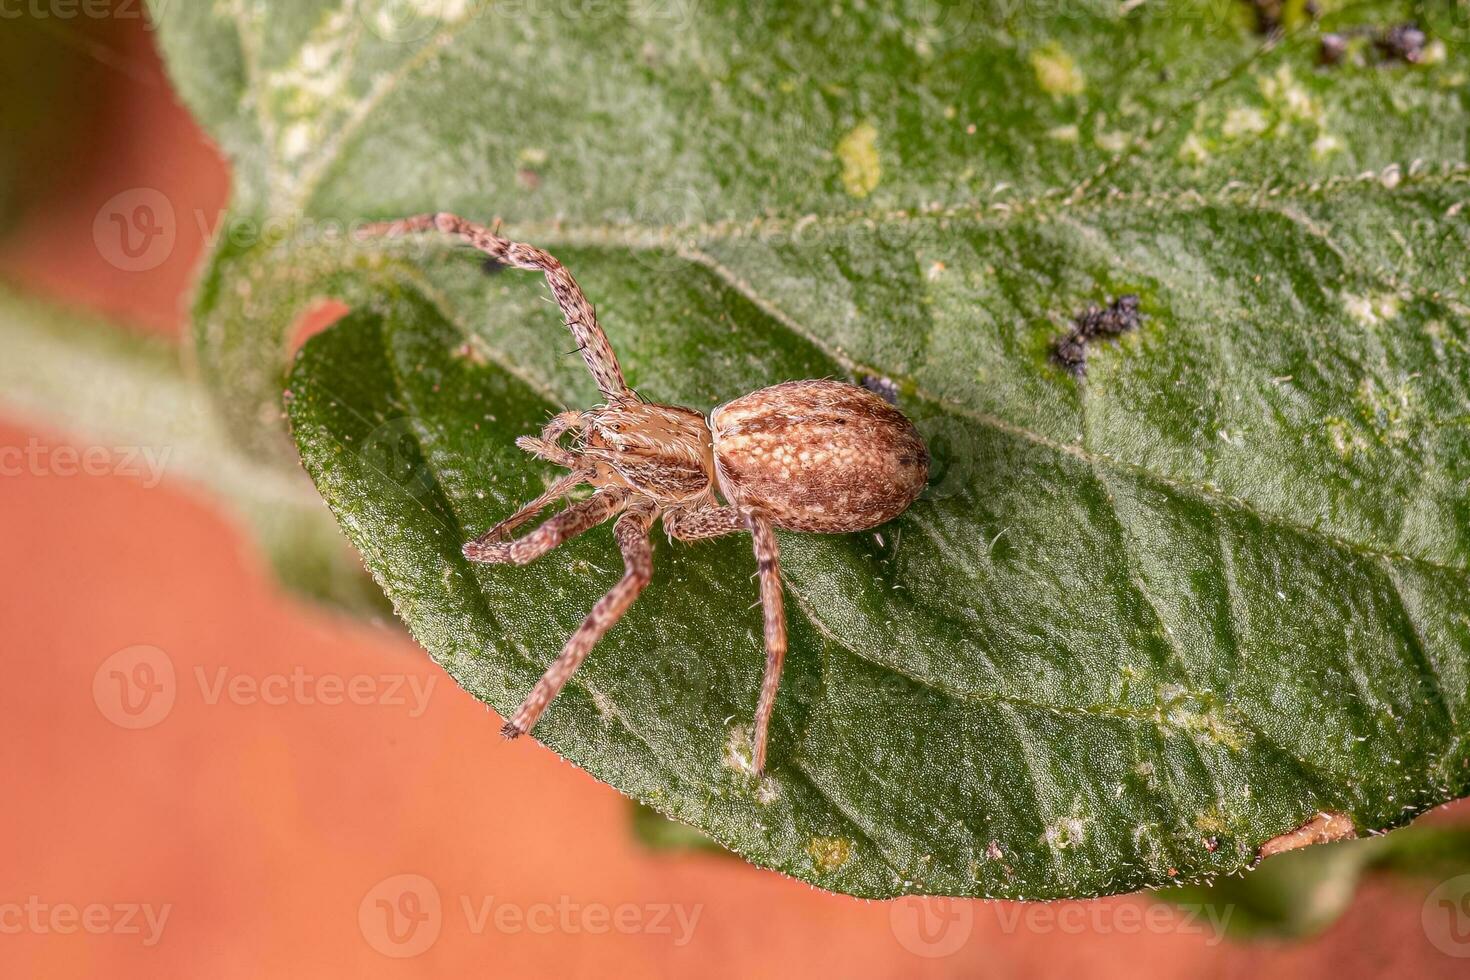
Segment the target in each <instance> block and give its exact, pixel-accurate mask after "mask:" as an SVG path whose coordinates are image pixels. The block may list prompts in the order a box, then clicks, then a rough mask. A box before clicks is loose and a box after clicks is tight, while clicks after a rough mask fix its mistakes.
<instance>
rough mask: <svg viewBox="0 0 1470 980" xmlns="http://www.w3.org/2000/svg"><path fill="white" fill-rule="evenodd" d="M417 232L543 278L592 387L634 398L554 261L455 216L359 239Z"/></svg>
mask: <svg viewBox="0 0 1470 980" xmlns="http://www.w3.org/2000/svg"><path fill="white" fill-rule="evenodd" d="M422 231H439V232H442V233H443V234H446V235H457V236H459V237H460V238H463V239H464V240H465V241H467V242H469V243H470V244H471V245H473V246H474V247H475V248H477V249H479V250H480V251H481V252H484V253H485V254H486V255H488V256H490V257H491V258H493V259H495V260H496V261H497V262H500V263H502V264H504V265H509V266H514V267H515V268H517V269H532V270H537V271H540V272H542V273H544V274H545V276H546V282H547V285H549V286H550V287H551V294H552V295H553V296H554V297H556V304H557V306H559V307H561V312H562V316H563V317H565V318H566V324H567V326H568V327H569V328H571V331H572V337H573V338H574V339H575V340H576V341H577V347H578V349H579V350H580V351H581V353H582V360H584V361H586V362H587V369H588V370H589V371H591V372H592V377H593V379H594V380H596V382H597V387H598V388H599V389H600V390H601V391H602V393H603V395H604V396H606V397H607V398H608V399H609V400H610V401H616V400H618V399H624V398H635V397H637V396H635V395H634V394H633V392H632V390H631V389H629V387H628V384H627V382H625V381H624V380H623V369H622V368H621V367H619V366H618V359H617V356H616V355H615V354H613V349H612V345H611V344H609V343H608V340H607V334H605V333H603V332H602V327H601V326H600V325H598V323H597V311H596V310H594V309H593V308H592V304H591V303H589V302H588V301H587V297H586V295H584V294H583V292H582V288H581V287H580V286H578V285H577V280H575V279H573V278H572V274H571V273H570V272H568V271H567V268H566V266H564V265H562V264H561V263H560V262H559V261H557V260H556V259H555V258H554V257H553V256H551V255H549V254H547V253H546V252H543V251H542V250H541V249H539V248H537V247H536V246H534V245H526V244H524V243H522V242H512V241H509V240H507V239H504V238H501V237H500V236H499V235H497V234H495V232H493V231H491V230H490V229H489V228H486V227H485V226H484V225H477V224H475V223H474V222H472V221H467V220H466V219H464V218H461V217H459V216H458V215H454V214H449V213H448V212H446V211H440V212H437V213H434V214H419V215H414V216H413V217H410V218H402V219H400V220H398V221H384V222H379V223H378V224H372V225H366V226H364V227H363V228H362V229H361V230H360V231H359V233H358V234H359V235H361V236H363V237H370V238H374V237H386V238H397V237H399V236H401V235H407V234H412V233H414V232H422Z"/></svg>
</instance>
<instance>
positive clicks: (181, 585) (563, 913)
mask: <svg viewBox="0 0 1470 980" xmlns="http://www.w3.org/2000/svg"><path fill="white" fill-rule="evenodd" d="M53 26H55V27H58V28H59V25H53ZM10 29H11V28H10V27H6V26H3V24H0V30H10ZM65 30H66V29H65V28H59V30H51V31H49V32H47V34H46V38H47V40H46V41H45V42H44V43H43V44H42V48H43V50H42V51H41V52H39V55H40V56H41V57H51V56H52V55H54V56H55V57H65V58H71V59H76V60H77V61H78V63H79V65H80V71H81V83H80V84H73V85H72V86H70V87H69V88H68V89H67V90H66V91H65V92H61V93H58V100H57V104H56V105H55V106H54V111H55V112H56V113H59V114H63V115H64V116H66V117H67V119H68V120H69V129H70V130H71V133H70V135H67V134H62V136H60V137H58V138H56V139H53V140H50V141H49V142H48V143H47V144H46V145H44V146H43V147H42V148H41V150H40V151H38V152H40V153H41V154H42V156H41V159H40V160H39V161H37V163H38V165H39V167H40V168H41V171H42V172H44V173H45V174H46V175H47V177H48V179H47V180H45V181H44V182H41V183H40V184H37V185H33V184H32V183H28V184H27V185H26V186H25V200H24V201H23V202H22V203H23V205H24V209H23V211H22V213H21V215H20V219H19V221H18V222H17V223H16V224H14V225H13V226H12V227H11V228H10V229H9V231H8V232H7V233H5V234H4V236H3V237H0V279H3V280H4V281H5V282H8V283H10V284H12V285H15V286H17V287H20V288H22V289H24V290H27V291H29V292H32V293H35V294H37V295H41V296H45V297H48V298H52V299H55V300H59V301H62V302H64V303H66V304H70V305H73V306H76V307H80V308H85V309H88V310H93V311H101V312H103V313H105V314H108V315H110V316H112V317H115V318H117V319H119V320H120V321H122V322H124V323H125V324H126V325H127V327H128V328H129V329H134V330H139V331H147V332H151V333H155V334H163V335H166V336H169V337H175V338H178V337H182V336H183V334H184V332H185V321H186V314H185V312H184V306H185V303H186V299H187V296H188V292H189V287H190V282H191V279H192V276H193V274H194V270H195V267H196V264H197V263H198V261H199V259H200V257H201V256H202V253H203V249H204V238H205V229H202V228H200V227H198V226H197V225H196V223H195V222H194V221H192V220H180V222H179V241H178V245H177V247H176V249H175V251H174V253H173V254H172V256H171V258H170V259H169V260H168V261H166V262H165V263H164V264H163V265H162V266H160V267H159V268H157V269H154V270H152V271H149V272H146V273H128V272H123V271H120V270H118V269H117V268H115V267H114V266H113V265H111V264H109V263H108V262H107V261H106V260H105V259H104V258H103V257H102V256H101V255H100V254H99V252H98V250H97V248H96V247H95V245H94V243H93V234H92V227H93V220H94V218H95V217H96V215H97V214H98V211H99V208H101V207H102V206H103V204H104V202H106V201H108V200H109V199H110V198H112V197H113V196H114V195H116V194H118V193H119V192H122V191H126V190H129V189H133V188H139V187H153V188H159V189H161V190H163V191H165V192H166V194H167V195H168V196H169V198H170V199H171V200H172V201H173V202H174V204H175V207H176V208H177V209H178V211H179V213H180V214H181V215H188V214H192V213H194V212H195V211H196V209H197V210H198V211H199V212H201V213H203V214H205V215H210V216H213V215H215V214H217V213H218V212H219V211H220V210H221V209H222V208H223V207H224V206H225V202H226V198H227V195H228V187H229V179H228V171H227V166H226V163H225V162H224V161H223V160H222V159H221V158H220V156H219V155H218V153H217V152H216V151H215V149H214V148H213V147H212V146H211V145H210V144H209V142H208V141H207V139H206V138H205V136H204V135H203V134H202V133H201V132H200V131H199V129H198V128H197V127H196V126H195V124H194V123H193V121H192V120H191V118H190V117H189V115H188V113H187V111H186V110H184V109H183V108H182V107H181V106H180V105H179V104H178V102H177V101H176V99H175V96H174V95H173V93H172V91H171V89H170V87H169V84H168V82H167V80H166V78H165V76H164V74H163V71H162V69H161V67H160V64H159V61H158V57H157V54H156V52H155V50H154V47H153V38H152V35H151V34H150V33H149V32H148V30H147V29H146V26H145V25H144V23H143V22H142V21H141V20H137V19H128V18H121V17H119V18H113V19H110V20H109V21H108V22H107V23H106V24H105V25H101V26H99V25H96V24H94V25H89V27H88V30H86V31H85V32H79V33H77V34H75V35H73V36H71V37H69V38H68V37H65V36H63V32H64V31H65ZM46 45H55V48H54V49H49V50H51V51H52V54H47V53H46V52H47V50H48V49H46V47H45V46H46ZM32 54H37V52H32ZM0 98H4V96H0ZM71 123H74V125H71ZM0 356H4V355H3V354H0ZM0 402H3V393H0ZM32 440H39V445H40V446H42V447H43V448H45V449H46V450H47V451H51V450H54V449H55V448H57V447H60V446H65V445H68V443H67V441H66V440H67V434H66V433H64V432H58V431H52V430H50V429H47V428H45V427H44V423H43V422H40V421H37V420H28V419H25V418H20V417H16V416H13V415H3V414H0V446H27V445H28V444H34V443H31V441H32ZM79 448H85V447H84V446H82V447H79ZM147 483H148V481H147V480H143V479H138V478H132V477H122V476H95V477H93V476H75V477H69V478H63V477H61V476H58V475H55V474H53V475H51V476H43V475H21V476H9V477H6V478H5V479H3V480H0V541H3V542H4V554H5V558H6V561H5V564H4V568H3V575H4V577H5V581H4V584H3V586H0V612H3V615H0V621H3V623H4V625H5V628H6V633H5V642H4V646H3V649H4V657H5V665H4V666H5V670H4V677H5V683H4V684H3V685H0V753H3V756H4V760H5V764H4V770H3V771H4V776H5V787H6V793H5V799H6V803H7V805H6V806H5V807H4V808H3V810H0V869H3V870H0V973H3V974H4V975H6V976H38V977H39V976H48V977H49V976H108V977H131V976H137V977H166V976H189V977H198V976H208V977H236V976H238V977H259V976H275V975H292V976H352V977H371V976H389V977H396V976H438V975H459V974H464V973H468V972H470V971H475V972H477V973H480V974H519V975H525V976H543V975H545V976H581V975H588V976H594V975H595V976H603V975H670V974H686V973H688V974H698V975H701V976H710V977H723V976H731V977H734V976H740V977H748V976H754V977H760V976H792V975H806V974H810V973H813V972H816V971H823V972H827V973H830V974H833V975H841V976H854V977H870V976H871V977H888V976H894V977H897V976H904V977H908V976H935V977H945V976H967V977H968V976H987V977H989V976H994V977H1012V976H1014V977H1022V976H1025V977H1032V976H1040V977H1049V976H1079V975H1085V976H1117V977H1122V976H1128V977H1130V978H1132V977H1140V976H1142V977H1201V976H1203V977H1216V976H1218V977H1236V976H1256V975H1260V974H1263V973H1268V972H1269V973H1277V972H1279V973H1281V974H1283V975H1293V976H1301V977H1309V978H1310V977H1323V978H1326V977H1332V978H1334V980H1347V978H1351V977H1359V976H1370V975H1372V976H1378V975H1384V974H1389V973H1392V974H1397V975H1405V976H1409V975H1412V976H1421V977H1432V976H1445V977H1449V976H1465V975H1467V974H1466V966H1467V961H1466V960H1462V959H1453V958H1451V957H1449V956H1446V955H1445V954H1443V953H1441V952H1440V951H1438V950H1437V949H1436V948H1434V947H1433V946H1432V945H1431V944H1430V943H1429V942H1428V941H1427V940H1426V938H1425V934H1424V931H1423V928H1422V926H1421V920H1420V915H1421V908H1422V906H1423V903H1424V899H1425V895H1426V893H1427V892H1428V890H1429V889H1430V888H1431V887H1432V884H1433V883H1417V882H1408V881H1402V880H1399V881H1383V880H1377V881H1372V882H1370V883H1369V884H1367V885H1366V886H1365V887H1364V889H1363V890H1362V892H1361V893H1360V894H1359V896H1358V898H1357V900H1356V901H1355V903H1354V905H1353V907H1352V908H1351V910H1350V911H1349V913H1348V914H1347V915H1346V916H1345V917H1344V918H1343V919H1342V920H1341V921H1340V922H1338V924H1337V925H1336V926H1335V927H1333V928H1332V929H1331V930H1330V931H1329V932H1328V933H1327V934H1325V935H1324V936H1321V937H1319V938H1317V939H1314V940H1311V941H1307V942H1300V943H1292V944H1281V943H1254V944H1249V945H1242V944H1236V943H1231V942H1228V941H1226V942H1222V941H1220V939H1219V937H1218V936H1216V935H1215V934H1214V932H1213V930H1211V929H1210V928H1209V926H1208V923H1201V922H1196V921H1192V920H1191V919H1190V918H1188V917H1186V916H1182V915H1180V914H1178V913H1174V912H1172V911H1168V910H1166V909H1165V907H1164V906H1159V905H1155V904H1154V903H1152V902H1151V901H1149V900H1148V899H1147V898H1145V897H1142V896H1128V897H1122V898H1117V899H1109V900H1105V901H1100V902H1077V903H1060V904H1059V905H1054V906H1035V905H1032V906H1026V905H1017V904H1014V903H986V902H951V901H944V900H933V901H925V902H920V901H917V900H904V901H902V902H897V903H881V902H863V901H857V900H854V899H850V898H843V897H839V896H834V895H828V894H825V893H822V892H819V891H817V890H815V889H813V888H810V887H808V886H807V885H805V884H802V883H800V882H796V881H791V880H787V879H785V878H782V877H780V876H778V875H776V874H772V873H769V872H764V871H759V870H756V869H754V868H751V867H749V866H747V865H745V864H743V863H741V862H739V861H737V860H733V859H730V858H728V857H721V856H718V855H710V854H699V853H693V854H681V855H669V854H660V853H654V852H651V851H648V850H646V849H644V848H643V847H641V846H639V845H638V844H637V843H635V841H634V840H633V838H632V836H631V835H630V832H629V818H628V808H627V805H626V801H625V800H623V798H622V797H620V796H619V795H618V794H617V793H616V792H615V791H614V790H612V789H610V788H609V787H607V786H604V785H602V784H600V783H597V782H595V781H594V780H593V779H591V778H590V777H589V776H587V775H585V774H584V773H582V772H580V771H578V770H576V769H574V768H572V767H571V766H569V765H567V764H565V763H563V762H561V761H560V760H559V759H558V758H557V757H556V756H554V755H552V754H551V753H550V752H548V751H546V750H545V749H542V748H539V747H537V746H535V745H534V743H524V744H523V743H517V744H516V745H515V746H513V747H512V746H509V745H507V744H505V743H504V742H503V741H502V740H501V738H500V736H499V721H498V719H496V718H494V717H493V716H491V715H490V714H489V713H488V712H487V710H486V709H485V708H484V706H483V705H481V704H480V703H479V702H477V701H476V700H474V699H473V698H472V697H470V696H469V695H468V694H465V693H464V692H462V691H461V690H459V689H458V688H457V687H455V685H454V684H453V683H452V682H451V681H450V680H449V679H448V678H447V677H446V676H444V675H442V674H441V672H440V671H439V670H438V669H437V668H435V667H434V666H433V665H432V664H430V663H429V661H428V659H427V658H426V657H425V656H423V655H422V654H421V652H420V651H419V650H418V648H417V647H416V646H415V645H414V644H413V643H412V642H411V641H410V640H408V639H407V638H406V637H405V636H403V635H402V634H400V633H399V632H397V631H395V630H393V629H390V628H385V627H372V626H367V625H363V624H362V623H360V622H357V621H353V620H349V619H346V618H343V617H339V616H336V615H333V614H329V613H325V612H323V611H321V610H319V609H315V608H312V607H308V606H306V605H304V604H302V603H300V602H298V601H297V600H294V599H292V598H290V597H288V596H287V595H285V594H283V593H282V592H281V590H280V589H279V588H278V587H277V586H276V585H275V584H274V582H273V581H272V580H271V577H270V574H269V572H268V570H267V569H266V567H265V563H264V560H263V558H262V557H261V555H260V554H259V553H258V552H257V551H256V550H255V549H254V547H253V545H252V542H251V541H250V539H249V538H248V536H246V535H245V534H244V533H242V531H241V530H240V529H239V528H238V527H237V526H235V525H234V524H233V523H231V521H230V519H229V518H228V517H227V516H226V515H225V513H224V512H223V511H221V510H220V509H219V508H217V507H216V506H215V505H213V504H212V503H211V501H210V500H209V498H208V497H207V496H205V495H204V494H202V492H200V491H198V490H196V489H195V488H193V487H192V486H190V485H188V484H187V483H184V482H182V481H181V480H178V479H175V478H165V479H164V480H163V481H162V482H161V483H160V484H159V485H157V486H156V487H153V486H150V485H145V484H147ZM137 647H143V648H152V649H145V650H143V651H142V652H141V653H140V652H138V651H136V650H133V649H132V648H137ZM119 651H130V652H128V653H125V654H123V655H122V656H123V657H124V658H128V657H132V658H133V659H134V661H136V660H137V658H139V657H141V658H142V659H143V660H144V661H147V662H149V663H150V664H153V665H155V666H157V664H158V663H160V662H161V661H160V660H159V658H160V657H162V658H166V663H168V664H171V665H172V667H173V669H174V670H175V672H176V678H177V693H176V697H175V698H174V701H173V704H172V708H171V709H170V710H168V711H167V714H166V715H165V716H163V717H162V718H161V720H157V723H156V724H153V725H152V726H151V727H146V728H128V727H123V725H119V724H115V723H114V721H112V720H109V718H110V717H111V718H118V719H120V720H122V721H123V722H125V723H127V722H128V721H129V719H128V718H127V717H126V716H125V715H119V714H118V711H117V710H116V707H115V706H114V707H112V708H111V709H109V708H108V706H107V705H106V698H105V696H102V695H99V696H97V697H94V682H96V683H97V684H98V685H99V687H98V691H105V690H106V685H107V683H108V677H109V675H108V670H109V669H111V668H110V666H108V665H104V662H105V661H108V663H109V665H116V664H117V663H118V660H117V659H116V658H115V659H113V660H112V661H109V658H110V657H112V656H113V655H114V654H116V653H118V652H119ZM306 675H309V676H310V677H312V678H316V679H326V683H327V685H328V686H326V687H322V688H309V689H308V691H315V692H316V694H310V693H308V694H307V695H302V694H301V693H299V692H291V693H287V694H286V696H284V697H279V698H278V697H275V696H274V695H275V694H280V693H281V692H282V690H287V691H290V688H289V685H290V684H291V683H293V680H292V679H293V678H296V677H302V676H306ZM362 678H366V679H362ZM354 679H359V680H357V681H356V683H360V684H364V685H371V690H372V691H374V692H377V693H379V694H382V695H383V696H382V697H372V698H367V699H366V700H369V701H372V702H374V703H365V704H352V703H342V704H329V703H323V702H324V701H326V700H328V699H329V691H331V690H332V688H331V687H330V685H331V684H336V683H340V684H341V685H342V687H343V688H344V689H349V688H350V685H351V684H352V683H354ZM231 680H233V681H234V682H235V683H237V684H240V685H244V686H242V687H238V688H236V689H235V693H234V694H223V695H222V694H221V693H220V691H219V689H218V688H217V687H216V685H217V684H219V683H220V682H221V681H225V682H229V681H231ZM272 685H285V687H281V688H277V687H273V686H272ZM257 686H259V687H257ZM390 688H395V689H396V695H397V696H389V695H390V693H392V692H390ZM252 692H253V693H252ZM339 693H340V692H339ZM416 693H418V694H423V695H425V697H424V700H423V701H422V703H418V702H416V701H415V696H416ZM275 701H281V702H283V703H270V702H275ZM399 702H402V703H399ZM99 707H100V708H101V710H99ZM146 720H154V719H146ZM1466 813H1467V811H1466V810H1465V809H1464V807H1463V805H1462V806H1461V807H1459V808H1448V809H1447V811H1442V812H1441V813H1440V814H1438V815H1437V817H1438V818H1439V819H1445V820H1464V819H1465V815H1466ZM402 876H411V877H407V878H405V877H402ZM130 910H132V911H131V912H130ZM150 915H151V918H150ZM17 923H19V928H15V926H16V925H17ZM404 953H412V954H414V955H411V956H404V955H401V954H404Z"/></svg>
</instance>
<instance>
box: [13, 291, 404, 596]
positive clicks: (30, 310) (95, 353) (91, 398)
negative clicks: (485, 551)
mask: <svg viewBox="0 0 1470 980" xmlns="http://www.w3.org/2000/svg"><path fill="white" fill-rule="evenodd" d="M0 345H3V347H4V350H5V356H4V357H0V410H3V412H4V414H5V415H6V416H7V417H12V418H15V417H19V418H22V419H27V420H31V421H33V422H35V423H39V424H41V425H44V426H47V427H49V428H54V429H58V430H60V431H62V432H64V433H66V434H67V436H68V437H70V438H73V439H77V440H82V441H84V442H85V443H86V444H90V445H94V446H99V447H103V448H106V449H109V450H111V451H113V452H114V453H115V454H116V456H117V458H118V460H119V461H120V465H121V463H122V462H127V463H128V468H129V469H131V470H135V471H137V475H138V476H139V477H140V478H142V479H144V480H153V479H157V478H158V477H160V476H164V477H181V478H183V479H184V480H186V481H188V482H192V483H194V484H195V485H197V486H201V487H203V488H205V489H207V490H209V491H210V492H211V493H213V494H216V495H218V496H219V497H220V498H222V499H223V500H224V501H225V502H226V504H227V505H229V506H230V507H231V508H232V509H233V510H234V512H235V513H236V514H237V515H238V516H239V517H240V518H241V519H242V520H243V521H244V522H245V524H246V526H247V527H248V528H249V529H250V531H251V532H252V533H253V535H254V537H255V539H256V540H257V542H258V543H259V545H260V547H261V548H262V549H263V551H264V552H265V554H266V557H267V558H268V559H269V560H270V562H271V564H272V566H273V568H274V570H275V572H276V575H277V577H278V578H279V579H280V580H281V581H282V583H283V584H285V585H286V586H288V587H290V588H292V589H294V590H296V591H298V592H300V593H302V594H303V595H306V596H308V597H310V598H313V599H316V600H319V601H321V602H324V603H326V604H328V605H331V606H337V607H341V608H343V609H346V610H349V611H353V612H357V613H360V614H364V615H379V614H381V613H384V612H386V604H385V603H384V601H383V597H382V594H381V592H380V591H379V590H378V589H377V588H376V587H375V586H374V585H373V583H372V581H371V580H370V579H369V578H368V577H367V576H366V575H365V574H363V571H362V566H361V563H360V562H359V560H358V558H357V556H356V555H355V554H354V553H353V552H352V549H351V548H349V547H347V546H346V545H345V544H344V542H343V541H342V538H341V535H340V534H339V533H338V532H337V529H336V527H335V526H334V524H333V522H332V519H331V515H330V514H329V513H328V512H327V510H326V508H325V507H323V506H322V503H321V500H320V498H319V497H318V496H317V495H316V494H315V493H314V492H313V490H312V488H311V486H310V484H308V483H307V481H306V480H305V479H303V478H302V477H301V475H300V474H299V473H290V472H282V471H280V470H277V469H275V468H272V467H266V466H262V465H261V464H260V463H259V462H257V461H255V460H252V459H250V458H248V457H246V456H244V455H242V454H241V453H239V452H237V451H236V450H234V449H233V448H232V446H231V443H230V440H229V438H228V437H227V436H226V435H225V434H224V433H223V432H222V431H221V430H220V426H219V423H218V421H217V420H216V417H215V414H214V412H212V411H211V410H210V404H209V399H208V397H207V396H206V395H205V393H204V392H203V391H202V390H201V389H200V388H199V386H198V385H197V384H195V383H193V382H191V381H190V380H188V379H187V378H186V377H185V376H184V374H183V372H182V370H181V369H180V366H179V353H178V349H177V348H176V347H174V346H173V345H172V344H167V343H164V342H162V341H159V340H154V339H152V338H148V337H144V336H140V335H136V334H132V333H129V332H128V331H127V330H125V329H124V328H123V327H121V326H119V325H118V324H115V323H109V322H106V321H103V320H101V319H99V318H97V317H93V316H87V315H83V314H78V313H71V312H68V311H66V310H63V309H59V308H57V307H56V306H54V305H52V304H48V303H45V302H42V301H40V300H37V299H33V298H30V297H27V296H24V295H22V294H19V293H16V292H14V291H12V290H8V289H5V288H3V287H0ZM155 468H156V469H157V470H158V472H154V469H155Z"/></svg>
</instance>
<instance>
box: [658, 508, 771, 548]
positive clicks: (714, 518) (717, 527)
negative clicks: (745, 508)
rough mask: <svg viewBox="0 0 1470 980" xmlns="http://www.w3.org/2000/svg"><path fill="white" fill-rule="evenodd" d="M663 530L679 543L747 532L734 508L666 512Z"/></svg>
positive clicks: (742, 517) (743, 522)
mask: <svg viewBox="0 0 1470 980" xmlns="http://www.w3.org/2000/svg"><path fill="white" fill-rule="evenodd" d="M663 521H664V530H665V531H667V532H669V536H670V537H672V538H678V539H679V540H680V541H703V540H705V539H707V538H719V537H723V536H724V535H726V534H737V533H739V532H741V531H748V530H750V528H749V527H748V526H747V525H746V523H745V517H744V516H743V515H742V514H741V513H740V512H739V511H738V510H736V509H735V508H734V507H694V508H690V509H688V510H671V511H666V512H665V513H664V515H663Z"/></svg>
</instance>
